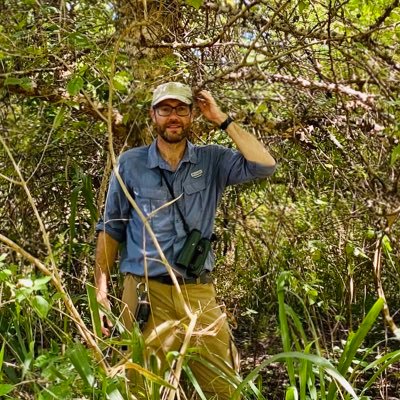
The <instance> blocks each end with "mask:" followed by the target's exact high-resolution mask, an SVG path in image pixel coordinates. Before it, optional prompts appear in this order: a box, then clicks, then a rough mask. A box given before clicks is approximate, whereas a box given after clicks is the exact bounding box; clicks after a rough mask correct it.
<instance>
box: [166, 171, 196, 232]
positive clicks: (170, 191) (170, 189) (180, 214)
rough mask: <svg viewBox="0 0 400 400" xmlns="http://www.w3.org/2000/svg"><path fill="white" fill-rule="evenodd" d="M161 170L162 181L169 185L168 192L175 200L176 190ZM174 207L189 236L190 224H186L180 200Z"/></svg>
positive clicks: (175, 202) (176, 201)
mask: <svg viewBox="0 0 400 400" xmlns="http://www.w3.org/2000/svg"><path fill="white" fill-rule="evenodd" d="M159 170H160V173H161V180H163V181H164V182H165V184H166V185H167V188H168V191H169V193H170V195H171V196H172V198H173V199H175V198H176V196H175V194H174V189H173V188H172V186H171V184H170V183H169V182H168V179H167V178H166V176H165V174H164V171H163V170H162V169H161V168H159ZM174 205H176V208H177V209H178V212H179V216H180V217H181V220H182V222H183V227H184V228H185V231H186V233H187V234H189V232H190V229H189V226H188V224H187V223H186V220H185V217H184V216H183V213H182V210H181V208H180V207H179V204H178V200H175V201H174Z"/></svg>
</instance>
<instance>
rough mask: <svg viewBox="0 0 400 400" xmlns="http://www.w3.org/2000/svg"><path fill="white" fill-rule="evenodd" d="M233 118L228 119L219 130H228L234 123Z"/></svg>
mask: <svg viewBox="0 0 400 400" xmlns="http://www.w3.org/2000/svg"><path fill="white" fill-rule="evenodd" d="M233 121H234V120H233V118H231V117H228V118H227V119H226V120H225V121H224V122H223V123H222V124H221V125H220V126H219V129H222V130H223V131H225V130H226V128H228V126H229V125H230V124H231V123H232V122H233Z"/></svg>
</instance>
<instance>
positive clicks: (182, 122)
mask: <svg viewBox="0 0 400 400" xmlns="http://www.w3.org/2000/svg"><path fill="white" fill-rule="evenodd" d="M166 106H169V107H179V111H178V110H177V109H173V110H172V112H171V114H170V115H167V116H164V114H165V110H168V107H166ZM185 108H189V114H188V115H185V116H180V115H178V114H177V113H179V114H181V113H184V112H182V111H184V109H185ZM150 114H151V118H152V120H153V122H154V124H155V127H156V131H157V134H158V135H159V136H160V137H161V138H162V139H164V140H165V141H166V142H167V143H179V142H181V141H182V140H185V139H186V138H187V137H188V136H189V133H190V126H191V124H192V120H193V116H192V110H191V109H190V106H188V105H187V104H185V103H182V102H181V101H179V100H173V99H167V100H164V101H162V102H161V103H159V104H157V105H156V106H155V109H151V112H150ZM160 114H161V115H160Z"/></svg>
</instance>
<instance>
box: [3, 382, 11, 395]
mask: <svg viewBox="0 0 400 400" xmlns="http://www.w3.org/2000/svg"><path fill="white" fill-rule="evenodd" d="M13 389H14V385H10V384H8V383H2V384H0V396H4V395H6V394H7V393H10V392H11V390H13Z"/></svg>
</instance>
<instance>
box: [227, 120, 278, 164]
mask: <svg viewBox="0 0 400 400" xmlns="http://www.w3.org/2000/svg"><path fill="white" fill-rule="evenodd" d="M226 132H227V133H228V135H229V136H230V138H231V139H232V140H233V141H234V142H235V144H236V146H237V148H238V149H239V151H240V152H241V153H242V154H243V156H244V158H245V159H246V160H248V161H253V162H256V163H258V164H262V165H266V166H269V167H273V166H274V165H275V164H276V162H275V159H274V158H273V157H272V156H271V154H270V153H269V151H268V150H267V149H266V148H265V146H264V145H263V144H262V143H261V142H260V141H259V140H258V139H257V138H256V137H255V136H254V135H252V134H251V133H250V132H247V131H246V130H244V129H243V128H241V127H240V126H239V124H237V123H236V122H232V123H230V124H229V126H228V128H227V129H226Z"/></svg>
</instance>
